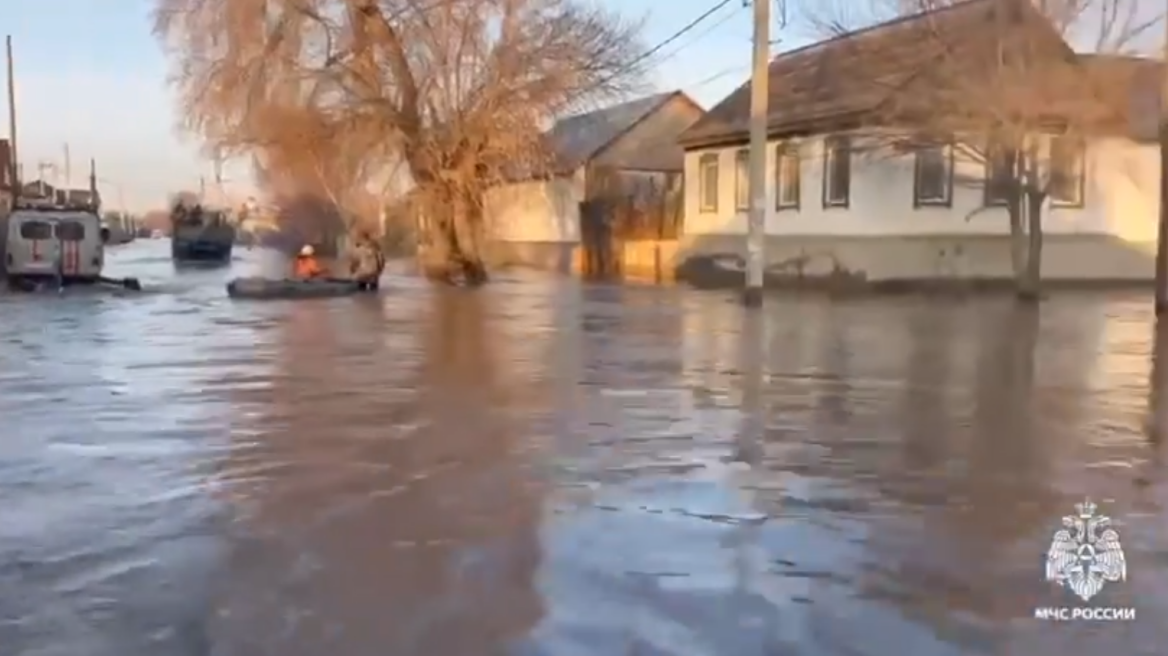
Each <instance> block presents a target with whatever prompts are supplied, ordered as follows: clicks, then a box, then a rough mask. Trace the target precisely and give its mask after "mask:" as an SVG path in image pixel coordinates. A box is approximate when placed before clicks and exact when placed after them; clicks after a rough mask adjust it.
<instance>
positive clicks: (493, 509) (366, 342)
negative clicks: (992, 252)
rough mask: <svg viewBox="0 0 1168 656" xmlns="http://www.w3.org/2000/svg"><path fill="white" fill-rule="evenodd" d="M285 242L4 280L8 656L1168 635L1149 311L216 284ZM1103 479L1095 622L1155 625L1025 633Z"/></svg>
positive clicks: (1038, 652)
mask: <svg viewBox="0 0 1168 656" xmlns="http://www.w3.org/2000/svg"><path fill="white" fill-rule="evenodd" d="M262 257H263V256H262V254H261V253H260V252H259V251H256V252H245V251H242V250H241V251H240V252H239V254H238V255H237V262H235V263H234V266H233V268H232V270H214V269H210V270H191V271H177V272H176V271H175V270H174V267H173V265H172V264H171V262H170V260H169V251H168V244H167V242H162V241H153V242H151V241H147V242H144V243H138V244H134V245H131V246H127V247H124V248H122V249H120V250H117V251H115V252H114V253H112V254H111V256H110V260H111V261H110V265H109V267H108V268H109V269H110V275H115V276H124V275H136V276H139V277H141V279H142V282H143V284H144V285H145V286H146V287H147V288H148V289H150V290H151V291H148V292H147V293H145V294H143V295H137V296H136V295H125V294H121V295H114V294H93V293H76V294H74V293H69V294H66V295H63V296H61V297H45V296H41V297H32V296H11V295H9V296H0V326H2V327H3V334H2V335H0V417H2V421H3V425H4V429H5V430H4V437H3V439H2V440H0V654H3V655H4V656H267V655H273V656H275V655H280V656H423V655H431V654H432V655H443V656H481V655H487V654H498V655H512V654H513V655H523V656H528V655H530V656H535V655H545V654H546V655H549V656H576V655H580V656H584V655H590V654H604V655H610V656H621V655H625V654H628V655H630V656H632V655H637V656H645V655H657V654H660V655H666V654H668V655H677V656H707V655H708V656H730V655H734V656H738V655H744V656H753V655H758V656H763V655H767V656H770V655H776V654H782V655H785V656H802V655H807V656H857V655H885V654H892V653H898V652H900V651H904V652H905V653H916V654H922V655H926V654H927V655H929V656H932V655H937V656H947V655H951V654H953V655H956V654H985V655H995V656H998V655H1014V654H1018V655H1025V656H1044V655H1047V654H1060V655H1065V654H1113V655H1115V656H1120V655H1124V656H1128V655H1136V654H1162V653H1163V649H1164V648H1163V645H1164V644H1165V642H1168V624H1165V623H1164V622H1163V621H1162V619H1161V618H1162V617H1163V616H1164V615H1165V614H1166V613H1168V513H1166V512H1165V504H1166V503H1168V474H1166V472H1165V469H1164V466H1163V449H1164V447H1162V446H1160V445H1159V444H1158V439H1159V438H1158V437H1157V436H1158V434H1159V431H1158V430H1155V429H1156V428H1157V426H1159V425H1164V424H1165V420H1164V417H1168V414H1165V413H1166V412H1168V410H1159V409H1158V408H1159V402H1158V401H1157V399H1155V395H1150V394H1149V381H1150V379H1151V378H1152V377H1153V376H1152V372H1151V371H1150V369H1151V363H1152V357H1151V356H1152V351H1153V350H1154V348H1153V345H1152V344H1153V339H1152V337H1153V334H1152V323H1151V312H1150V309H1151V308H1150V302H1148V301H1147V300H1146V299H1144V298H1132V299H1130V300H1124V299H1119V298H1115V297H1111V298H1108V297H1103V296H1090V297H1066V298H1056V299H1055V300H1052V301H1050V302H1049V303H1047V304H1045V305H1044V306H1043V307H1042V308H1041V311H1040V316H1039V315H1036V314H1034V313H1031V312H1027V311H1024V310H1018V309H1015V308H1014V307H1013V305H1012V304H1011V303H1009V302H1008V301H1003V300H976V301H968V302H951V301H942V300H935V299H933V300H919V299H882V300H847V301H837V302H835V303H832V302H831V301H828V300H826V299H819V298H805V299H799V298H778V299H776V300H774V301H772V302H771V304H770V306H769V307H768V310H767V315H766V319H765V325H758V324H757V323H750V322H749V321H745V322H744V319H743V316H742V311H741V309H740V308H739V307H738V306H737V304H736V299H735V298H734V297H733V296H732V295H729V294H721V293H711V292H704V293H699V292H693V291H686V290H668V289H664V290H663V289H655V288H620V287H613V286H599V285H586V284H583V283H580V282H579V281H574V280H569V279H559V278H551V277H543V276H538V275H516V276H512V277H506V278H502V279H500V280H499V281H497V282H496V283H495V284H492V285H491V286H490V287H489V288H488V289H486V290H484V291H481V292H477V293H474V292H464V291H460V290H439V289H435V288H431V287H430V286H428V285H427V284H425V283H423V282H421V281H419V280H417V279H415V278H412V277H407V276H400V277H390V278H389V279H387V281H386V284H385V285H383V287H384V288H386V291H385V292H384V293H383V294H382V296H381V298H379V299H375V298H349V299H335V300H323V301H301V302H265V303H256V302H240V301H230V300H229V299H227V298H226V295H225V293H224V288H223V284H224V283H225V282H226V280H228V279H229V278H230V277H232V276H235V275H245V274H248V273H254V272H256V271H259V270H261V269H262V268H263V267H264V266H266V265H265V264H264V263H263V262H261V261H260V260H261V259H262ZM744 332H745V333H746V334H747V335H748V336H749V335H751V334H755V333H757V335H755V336H756V337H757V339H749V338H747V339H744V338H743V334H744ZM763 333H765V334H763ZM764 345H765V346H764ZM1165 357H1168V356H1165ZM1165 369H1168V363H1166V364H1165ZM1157 376H1164V377H1165V378H1168V373H1165V374H1157ZM1161 387H1162V386H1161ZM1157 414H1159V415H1160V417H1161V419H1160V420H1159V421H1157V420H1156V418H1155V415H1157ZM1086 497H1090V499H1091V500H1093V501H1095V502H1096V503H1098V504H1099V510H1100V512H1102V513H1104V514H1106V515H1109V516H1110V517H1112V519H1113V521H1114V526H1115V528H1116V529H1117V530H1118V532H1119V534H1120V537H1121V539H1122V546H1123V548H1124V550H1125V552H1126V560H1127V580H1126V581H1120V582H1113V583H1108V584H1107V585H1106V586H1105V587H1104V589H1103V590H1102V592H1100V593H1099V594H1098V595H1097V596H1096V597H1094V598H1092V599H1091V601H1090V605H1095V606H1114V607H1134V608H1135V609H1136V611H1137V617H1136V619H1135V620H1134V621H1126V622H1063V623H1058V622H1050V621H1041V620H1036V619H1034V609H1035V608H1036V607H1039V606H1082V605H1086V604H1083V603H1082V602H1078V603H1076V599H1075V598H1074V596H1073V595H1072V594H1071V593H1070V592H1069V591H1066V590H1061V589H1059V588H1058V587H1057V586H1055V585H1054V584H1052V583H1048V582H1046V581H1044V580H1043V577H1044V573H1045V571H1044V568H1045V558H1046V551H1047V549H1048V548H1049V546H1050V543H1051V539H1052V536H1053V534H1054V532H1055V531H1056V530H1058V529H1060V528H1062V524H1061V523H1060V519H1061V517H1063V516H1064V515H1070V514H1074V512H1075V504H1076V503H1079V502H1082V501H1083V500H1084V498H1086Z"/></svg>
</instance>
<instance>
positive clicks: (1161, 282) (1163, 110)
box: [1156, 18, 1168, 317]
mask: <svg viewBox="0 0 1168 656" xmlns="http://www.w3.org/2000/svg"><path fill="white" fill-rule="evenodd" d="M1161 56H1162V57H1164V63H1163V64H1161V66H1160V69H1161V72H1160V76H1161V77H1160V229H1159V231H1158V234H1157V237H1156V316H1157V317H1160V316H1163V315H1164V314H1165V312H1168V18H1166V19H1165V20H1164V52H1163V54H1162V55H1161Z"/></svg>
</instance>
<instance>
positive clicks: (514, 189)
mask: <svg viewBox="0 0 1168 656" xmlns="http://www.w3.org/2000/svg"><path fill="white" fill-rule="evenodd" d="M583 196H584V176H583V174H582V173H577V174H576V175H573V176H572V177H566V178H556V179H554V180H532V181H529V182H519V183H515V184H510V185H505V186H501V187H496V188H494V189H492V190H490V191H489V192H487V196H486V215H487V225H488V234H489V235H490V238H491V239H493V240H496V241H503V242H556V243H562V242H568V243H577V242H579V241H580V209H579V203H580V201H582V200H583Z"/></svg>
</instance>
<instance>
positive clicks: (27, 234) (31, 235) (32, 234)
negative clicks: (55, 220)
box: [20, 221, 53, 239]
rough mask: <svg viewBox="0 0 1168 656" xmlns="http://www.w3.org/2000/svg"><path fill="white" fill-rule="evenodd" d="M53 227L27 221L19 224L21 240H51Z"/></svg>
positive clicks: (40, 222) (43, 223)
mask: <svg viewBox="0 0 1168 656" xmlns="http://www.w3.org/2000/svg"><path fill="white" fill-rule="evenodd" d="M52 237H53V227H52V226H50V225H49V224H47V223H45V222H44V221H27V222H25V223H22V224H20V238H21V239H52Z"/></svg>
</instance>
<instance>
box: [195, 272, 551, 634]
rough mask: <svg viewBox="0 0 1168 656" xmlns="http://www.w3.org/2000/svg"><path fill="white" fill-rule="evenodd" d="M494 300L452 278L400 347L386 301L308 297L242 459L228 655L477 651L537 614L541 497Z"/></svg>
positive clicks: (224, 616)
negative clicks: (389, 336) (392, 337)
mask: <svg viewBox="0 0 1168 656" xmlns="http://www.w3.org/2000/svg"><path fill="white" fill-rule="evenodd" d="M483 305H484V301H483V299H482V298H480V297H479V296H477V295H475V294H473V293H463V292H460V291H459V290H441V291H437V292H436V293H434V294H433V296H432V297H431V299H430V307H429V308H428V310H427V311H426V312H427V315H428V316H427V317H426V321H425V323H424V325H426V326H428V328H429V330H427V331H426V332H425V334H424V335H423V336H420V337H419V341H420V342H421V343H420V345H419V348H413V349H410V348H399V349H394V350H390V349H388V348H386V346H385V343H386V340H385V339H384V335H383V334H381V331H382V330H385V329H387V328H390V327H392V326H387V325H386V324H387V323H389V322H387V321H385V320H382V321H381V322H380V323H381V330H377V326H376V324H377V323H378V322H377V321H376V318H377V317H376V315H377V314H380V308H378V307H376V306H375V305H365V306H357V307H355V306H354V305H344V306H342V305H340V304H328V303H320V304H309V303H305V304H301V305H299V306H298V307H296V308H295V310H294V311H292V316H291V320H290V321H289V322H288V325H287V327H286V328H285V334H284V338H283V347H282V348H283V349H285V350H286V354H285V357H284V358H283V361H284V364H283V366H282V369H283V371H281V372H279V373H278V374H276V375H274V376H273V379H272V385H271V389H270V391H269V394H268V401H269V403H268V405H267V407H265V408H263V409H262V413H263V416H262V417H261V419H260V420H259V426H258V429H259V430H258V433H259V434H258V435H257V436H256V444H254V445H250V446H249V445H238V446H237V451H239V455H238V456H237V457H238V458H241V459H242V460H244V461H246V462H236V463H235V464H234V465H229V468H234V470H236V471H250V472H253V484H252V485H251V487H250V489H246V490H244V488H242V487H240V488H239V489H240V490H244V491H243V493H242V498H241V499H239V501H238V503H237V507H239V508H240V515H241V517H240V521H239V524H238V527H237V535H236V538H235V539H234V540H233V542H232V544H231V547H230V555H229V557H228V559H227V565H226V567H225V571H224V572H223V576H222V579H221V581H220V588H219V589H220V591H219V595H218V597H217V606H218V610H219V612H218V614H217V616H216V618H215V622H214V627H213V630H212V634H213V638H214V642H215V643H217V644H222V645H224V646H227V647H229V648H228V649H227V650H226V651H225V652H224V653H240V654H243V653H255V654H260V653H265V654H266V653H273V654H275V653H279V654H286V655H288V656H296V655H299V654H304V655H306V656H307V655H313V656H315V655H318V654H324V653H335V654H345V655H346V656H348V655H353V656H360V655H364V654H370V655H373V654H377V655H383V654H384V655H397V654H400V655H414V654H417V655H423V654H444V655H447V654H449V655H452V656H457V655H459V654H466V655H468V656H469V655H471V654H474V655H476V656H477V655H479V654H484V653H503V652H505V651H506V650H507V645H508V644H509V643H511V642H513V641H516V640H521V639H522V638H523V637H524V636H525V635H526V634H527V632H529V631H530V629H531V628H532V627H533V626H534V625H535V624H536V623H537V622H538V620H539V618H540V616H541V615H542V612H543V611H542V604H541V600H540V598H539V596H538V594H537V592H536V591H535V589H534V577H535V573H536V570H537V568H538V567H539V564H540V545H539V537H538V533H537V531H538V524H537V523H538V520H539V503H540V500H539V499H538V498H537V496H536V494H535V492H534V487H533V485H531V483H530V480H529V476H528V467H526V466H525V464H524V463H522V462H520V461H519V457H520V454H518V453H517V451H519V450H518V449H515V448H514V446H515V445H513V444H512V441H513V440H514V439H515V438H514V433H513V432H512V431H511V430H509V427H508V425H507V420H506V417H505V416H504V415H503V414H501V413H500V412H497V411H496V410H495V408H496V404H497V403H498V401H499V400H500V398H502V394H501V391H500V390H499V389H498V387H497V385H496V384H495V381H496V379H497V374H498V366H499V363H497V362H495V361H494V360H493V358H492V353H491V349H490V347H489V345H490V344H491V341H492V337H491V330H492V326H491V325H490V323H491V322H490V319H489V317H488V316H486V312H485V309H484V307H483ZM362 313H364V314H362ZM370 314H372V315H374V316H372V317H371V316H369V315H370ZM415 320H416V319H415ZM366 324H369V325H366ZM346 335H347V337H346ZM399 345H400V346H405V345H404V344H401V343H400V342H399ZM256 472H261V473H262V475H261V478H260V480H259V481H258V482H257V481H254V474H255V473H256Z"/></svg>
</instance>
